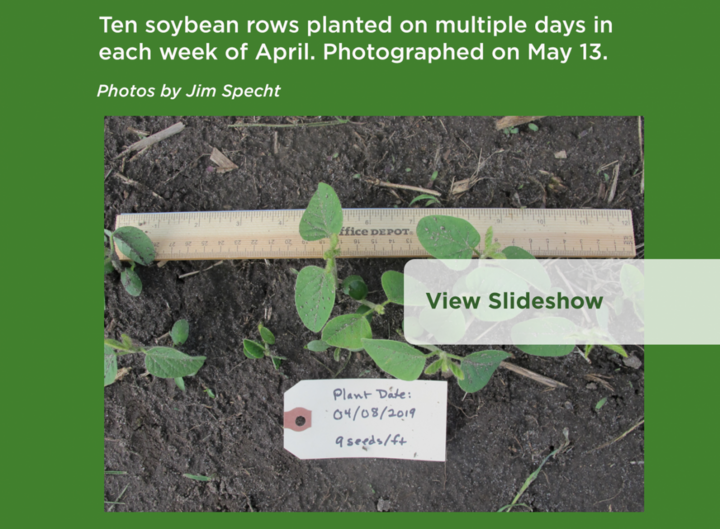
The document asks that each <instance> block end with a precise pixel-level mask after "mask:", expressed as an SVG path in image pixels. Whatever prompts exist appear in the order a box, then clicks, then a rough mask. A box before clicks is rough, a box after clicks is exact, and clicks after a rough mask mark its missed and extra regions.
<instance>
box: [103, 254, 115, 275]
mask: <svg viewBox="0 0 720 529" xmlns="http://www.w3.org/2000/svg"><path fill="white" fill-rule="evenodd" d="M113 270H115V267H114V266H113V264H112V259H111V258H110V249H109V248H105V274H109V273H110V272H112V271H113Z"/></svg>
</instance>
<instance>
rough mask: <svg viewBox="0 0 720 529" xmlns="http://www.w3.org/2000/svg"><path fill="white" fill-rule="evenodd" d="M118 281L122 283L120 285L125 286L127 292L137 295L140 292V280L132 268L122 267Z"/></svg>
mask: <svg viewBox="0 0 720 529" xmlns="http://www.w3.org/2000/svg"><path fill="white" fill-rule="evenodd" d="M120 282H121V283H122V286H123V287H125V290H126V291H127V293H128V294H130V295H131V296H139V295H140V292H142V281H140V276H138V275H137V273H136V272H135V270H133V269H132V268H125V269H123V271H122V272H121V273H120Z"/></svg>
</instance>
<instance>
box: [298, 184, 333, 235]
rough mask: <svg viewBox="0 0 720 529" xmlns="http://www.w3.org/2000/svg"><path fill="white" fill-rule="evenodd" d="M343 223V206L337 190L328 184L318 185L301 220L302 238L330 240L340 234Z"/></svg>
mask: <svg viewBox="0 0 720 529" xmlns="http://www.w3.org/2000/svg"><path fill="white" fill-rule="evenodd" d="M342 223H343V214H342V206H341V205H340V199H339V198H338V196H337V194H336V193H335V190H334V189H333V188H332V187H330V186H329V185H327V184H323V183H320V184H318V188H317V191H315V194H314V195H313V196H312V198H311V199H310V203H309V204H308V206H307V209H305V213H303V216H302V218H301V219H300V236H301V237H302V238H303V239H304V240H306V241H319V240H320V239H329V238H330V236H331V235H332V234H333V233H335V234H338V233H340V230H341V229H342Z"/></svg>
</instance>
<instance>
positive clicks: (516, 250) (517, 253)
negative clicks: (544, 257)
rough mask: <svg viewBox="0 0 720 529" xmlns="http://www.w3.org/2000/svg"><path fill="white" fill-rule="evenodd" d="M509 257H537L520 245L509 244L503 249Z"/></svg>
mask: <svg viewBox="0 0 720 529" xmlns="http://www.w3.org/2000/svg"><path fill="white" fill-rule="evenodd" d="M503 253H504V254H505V257H506V258H507V259H535V256H534V255H533V254H531V253H530V252H528V251H527V250H523V249H522V248H520V247H519V246H508V247H507V248H505V249H504V250H503Z"/></svg>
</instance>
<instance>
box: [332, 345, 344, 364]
mask: <svg viewBox="0 0 720 529" xmlns="http://www.w3.org/2000/svg"><path fill="white" fill-rule="evenodd" d="M340 353H342V349H340V348H339V347H336V348H335V350H334V351H333V360H335V361H336V362H339V361H340Z"/></svg>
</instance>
